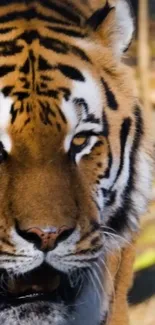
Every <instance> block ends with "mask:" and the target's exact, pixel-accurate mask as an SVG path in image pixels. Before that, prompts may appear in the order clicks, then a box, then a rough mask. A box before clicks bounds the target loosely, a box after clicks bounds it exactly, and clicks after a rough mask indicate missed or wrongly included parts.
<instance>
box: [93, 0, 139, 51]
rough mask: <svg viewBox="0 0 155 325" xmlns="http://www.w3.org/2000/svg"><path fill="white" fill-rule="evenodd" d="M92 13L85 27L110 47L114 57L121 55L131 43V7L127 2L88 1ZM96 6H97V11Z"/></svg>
mask: <svg viewBox="0 0 155 325" xmlns="http://www.w3.org/2000/svg"><path fill="white" fill-rule="evenodd" d="M88 2H89V5H90V6H91V8H92V9H93V10H94V13H93V14H92V15H91V17H90V18H89V19H88V20H87V25H88V26H89V27H90V28H91V29H92V31H93V32H95V33H96V34H97V35H98V36H99V37H100V38H101V40H102V41H103V43H104V44H105V45H106V46H108V47H110V48H111V49H112V51H113V53H114V55H115V56H117V57H121V56H122V53H123V52H125V50H126V49H127V48H128V47H129V44H130V43H131V40H132V36H133V32H134V23H133V15H132V10H131V6H130V5H129V3H128V1H127V0H115V1H112V0H106V2H105V1H104V4H103V0H88ZM97 5H98V6H99V7H98V9H96V8H97Z"/></svg>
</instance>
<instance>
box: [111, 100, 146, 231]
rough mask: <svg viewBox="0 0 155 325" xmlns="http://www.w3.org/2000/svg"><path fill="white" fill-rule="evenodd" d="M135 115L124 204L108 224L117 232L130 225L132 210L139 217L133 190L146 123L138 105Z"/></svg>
mask: <svg viewBox="0 0 155 325" xmlns="http://www.w3.org/2000/svg"><path fill="white" fill-rule="evenodd" d="M134 115H135V123H136V131H135V137H134V141H133V146H132V150H131V154H130V176H129V179H128V183H127V186H126V188H125V190H124V193H123V196H122V200H123V205H122V207H120V208H118V209H117V211H116V212H115V213H114V214H113V215H111V217H110V218H109V221H108V224H107V226H108V227H110V228H112V229H114V231H116V232H117V233H119V232H121V231H123V230H124V229H125V228H126V227H127V226H128V225H129V220H128V215H129V212H130V211H132V214H133V215H134V216H135V218H137V215H136V212H135V210H134V206H133V203H132V199H131V192H132V190H133V189H134V182H135V173H136V170H135V167H136V166H135V165H136V158H137V155H136V152H137V150H138V148H139V146H140V143H141V139H142V137H143V134H144V124H143V119H142V114H141V110H140V108H139V107H138V106H136V108H135V110H134Z"/></svg>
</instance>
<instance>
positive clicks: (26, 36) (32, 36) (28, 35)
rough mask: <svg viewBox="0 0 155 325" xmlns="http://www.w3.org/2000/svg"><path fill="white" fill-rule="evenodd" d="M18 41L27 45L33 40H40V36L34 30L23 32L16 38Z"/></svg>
mask: <svg viewBox="0 0 155 325" xmlns="http://www.w3.org/2000/svg"><path fill="white" fill-rule="evenodd" d="M18 39H22V40H24V41H25V42H26V43H27V44H31V43H32V42H33V41H34V40H36V39H40V35H39V33H38V31H36V30H33V29H32V30H29V31H25V32H24V33H22V34H20V35H19V36H18Z"/></svg>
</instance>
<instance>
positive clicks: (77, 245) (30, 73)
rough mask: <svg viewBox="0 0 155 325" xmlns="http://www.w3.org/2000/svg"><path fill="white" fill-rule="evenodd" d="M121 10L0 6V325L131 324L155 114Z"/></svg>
mask: <svg viewBox="0 0 155 325" xmlns="http://www.w3.org/2000/svg"><path fill="white" fill-rule="evenodd" d="M133 35H134V17H133V13H132V9H131V7H130V4H129V3H128V2H127V1H126V0H115V1H113V0H107V1H106V0H78V1H75V0H65V1H64V0H1V1H0V324H3V325H16V324H20V325H28V324H29V325H32V324H33V325H127V324H128V323H129V318H128V303H127V293H128V289H129V287H130V285H131V283H132V268H133V267H132V265H133V261H134V254H135V246H136V238H137V235H138V231H139V216H140V215H141V214H142V213H144V211H145V210H146V208H147V204H148V200H149V196H150V194H149V193H150V189H151V180H152V152H153V149H152V148H153V139H152V132H151V128H152V127H151V118H152V117H151V112H149V111H148V110H146V109H143V107H142V105H141V103H140V101H139V100H138V98H137V91H136V86H135V82H134V77H133V73H132V71H131V68H129V67H128V66H127V65H126V64H125V62H124V55H125V54H124V53H125V52H126V51H127V49H128V47H129V45H130V43H131V41H132V38H133Z"/></svg>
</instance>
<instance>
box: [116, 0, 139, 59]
mask: <svg viewBox="0 0 155 325" xmlns="http://www.w3.org/2000/svg"><path fill="white" fill-rule="evenodd" d="M133 32H134V23H133V18H132V15H131V9H130V6H129V3H128V2H127V1H126V0H119V1H118V3H117V4H116V32H115V36H114V39H115V52H116V54H117V55H118V56H120V55H121V54H122V52H123V51H124V50H125V49H126V48H127V47H128V45H129V44H130V42H131V39H132V36H133Z"/></svg>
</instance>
